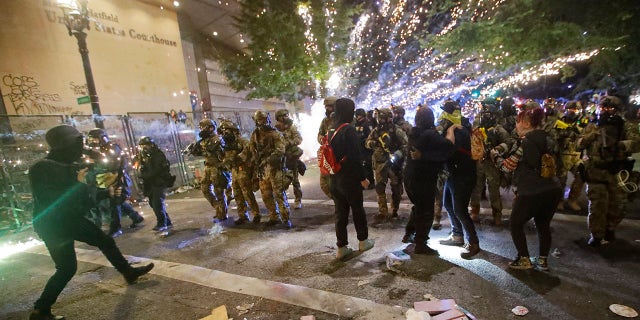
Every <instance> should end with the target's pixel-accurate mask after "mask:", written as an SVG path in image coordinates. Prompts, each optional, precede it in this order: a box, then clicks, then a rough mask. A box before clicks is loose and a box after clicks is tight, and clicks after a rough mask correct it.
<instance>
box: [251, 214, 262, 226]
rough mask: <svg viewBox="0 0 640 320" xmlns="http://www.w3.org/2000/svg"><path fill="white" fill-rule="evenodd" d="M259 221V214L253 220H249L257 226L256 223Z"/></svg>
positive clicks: (260, 217)
mask: <svg viewBox="0 0 640 320" xmlns="http://www.w3.org/2000/svg"><path fill="white" fill-rule="evenodd" d="M260 219H262V216H260V215H259V214H256V215H255V216H254V217H253V220H251V222H253V223H254V224H258V223H260Z"/></svg>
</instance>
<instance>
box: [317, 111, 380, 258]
mask: <svg viewBox="0 0 640 320" xmlns="http://www.w3.org/2000/svg"><path fill="white" fill-rule="evenodd" d="M354 110H355V103H354V102H353V100H351V99H347V98H340V99H338V100H336V104H335V110H334V117H335V118H334V119H335V120H334V122H333V124H332V125H331V126H330V129H329V132H328V137H329V140H330V145H331V148H332V149H333V151H334V154H335V157H336V159H340V160H341V166H342V167H341V170H340V171H338V172H336V174H334V175H331V184H330V190H331V195H332V199H333V203H334V205H335V214H336V238H337V242H336V246H337V247H338V252H337V253H336V258H337V259H340V260H342V259H345V258H347V257H348V256H349V255H350V254H351V252H352V251H353V250H352V249H351V248H349V247H348V246H347V245H348V244H349V239H348V236H347V224H348V223H349V210H351V212H352V214H353V224H354V225H355V228H356V233H357V236H358V240H359V244H358V249H359V250H360V251H361V252H362V251H366V250H369V249H371V248H373V245H374V242H373V240H371V239H369V229H368V227H367V216H366V213H365V211H364V206H363V197H362V189H363V188H364V189H366V188H367V187H368V186H369V180H367V178H366V176H367V173H366V170H365V168H364V166H363V165H362V157H363V155H362V152H361V148H360V140H359V139H358V133H357V132H356V129H355V127H354V126H353V125H352V124H351V122H352V121H353V115H354Z"/></svg>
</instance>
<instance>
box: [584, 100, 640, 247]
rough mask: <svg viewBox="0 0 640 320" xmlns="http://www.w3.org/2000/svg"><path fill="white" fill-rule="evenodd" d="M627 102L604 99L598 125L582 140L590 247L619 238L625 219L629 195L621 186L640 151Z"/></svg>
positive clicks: (599, 110) (589, 127)
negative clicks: (621, 177) (622, 176)
mask: <svg viewBox="0 0 640 320" xmlns="http://www.w3.org/2000/svg"><path fill="white" fill-rule="evenodd" d="M623 112H624V104H623V102H622V101H621V100H620V99H619V98H618V97H615V96H604V97H603V98H602V99H601V100H600V102H599V105H598V109H597V118H596V121H595V123H590V124H588V125H587V127H586V128H585V130H584V133H583V135H582V137H580V138H579V139H578V148H583V149H584V150H585V152H586V156H587V157H588V159H587V160H585V163H584V165H585V168H586V180H587V198H588V199H589V218H588V220H589V231H591V237H590V238H589V240H588V242H587V243H588V245H590V246H594V247H597V246H600V245H603V244H606V243H608V242H610V241H613V240H614V239H615V228H616V226H617V225H618V224H619V223H620V222H621V221H622V219H623V211H622V209H623V208H624V206H625V205H626V202H627V194H626V193H625V191H624V190H622V189H621V188H620V187H619V186H618V175H619V174H620V172H621V171H622V170H627V171H628V172H631V170H632V168H633V160H630V159H629V156H630V155H631V153H635V152H638V151H640V133H639V132H638V126H637V124H635V123H633V122H631V121H626V120H625V119H624V118H623V117H622V116H621V114H622V113H623Z"/></svg>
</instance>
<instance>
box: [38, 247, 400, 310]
mask: <svg viewBox="0 0 640 320" xmlns="http://www.w3.org/2000/svg"><path fill="white" fill-rule="evenodd" d="M27 252H30V253H35V254H42V255H48V252H47V250H46V248H45V247H44V246H38V247H34V248H32V249H29V250H28V251H27ZM76 254H77V257H78V261H82V262H87V263H93V264H98V265H103V266H106V267H112V266H111V264H110V263H109V261H108V260H107V259H106V258H105V257H104V255H103V254H102V253H101V252H100V251H97V250H87V249H79V248H76ZM126 257H127V259H128V260H129V261H139V262H145V263H148V262H153V263H154V264H155V268H153V270H151V273H152V274H155V275H158V276H163V277H167V278H171V279H175V280H179V281H185V282H191V283H194V284H198V285H201V286H205V287H209V288H214V289H219V290H225V291H229V292H235V293H240V294H245V295H250V296H255V297H262V298H264V299H269V300H274V301H278V302H282V303H287V304H291V305H295V306H299V307H304V308H308V309H313V310H317V311H322V312H326V313H330V314H335V315H339V316H343V317H348V318H355V319H371V320H383V319H384V320H387V319H404V315H403V314H404V312H405V310H404V308H401V307H399V306H396V307H392V306H388V305H383V304H379V303H376V302H374V301H371V300H366V299H362V298H357V297H352V296H347V295H343V294H339V293H334V292H328V291H323V290H318V289H313V288H307V287H303V286H298V285H293V284H287V283H282V282H276V281H270V280H263V279H258V278H253V277H246V276H241V275H236V274H231V273H227V272H223V271H218V270H212V269H207V268H204V267H199V266H194V265H189V264H183V263H177V262H169V261H162V260H155V259H147V258H141V257H135V256H126Z"/></svg>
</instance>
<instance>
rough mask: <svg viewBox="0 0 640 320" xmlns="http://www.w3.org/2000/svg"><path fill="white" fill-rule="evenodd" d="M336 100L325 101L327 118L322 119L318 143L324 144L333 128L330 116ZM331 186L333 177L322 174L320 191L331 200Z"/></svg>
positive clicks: (330, 98)
mask: <svg viewBox="0 0 640 320" xmlns="http://www.w3.org/2000/svg"><path fill="white" fill-rule="evenodd" d="M336 100H338V98H336V97H334V96H330V97H326V98H325V99H324V108H325V117H324V118H323V119H322V122H320V128H319V129H318V143H320V144H322V138H323V137H324V136H326V135H327V132H329V128H330V127H331V118H330V116H331V113H332V112H333V109H334V108H335V106H336ZM329 185H331V176H330V175H322V174H320V189H322V192H324V194H325V195H327V197H329V199H331V189H330V188H329Z"/></svg>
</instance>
